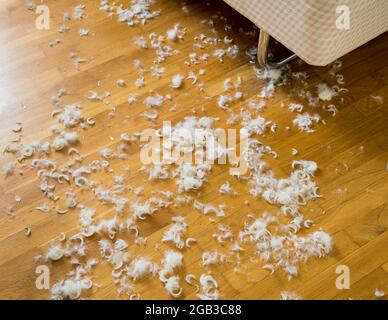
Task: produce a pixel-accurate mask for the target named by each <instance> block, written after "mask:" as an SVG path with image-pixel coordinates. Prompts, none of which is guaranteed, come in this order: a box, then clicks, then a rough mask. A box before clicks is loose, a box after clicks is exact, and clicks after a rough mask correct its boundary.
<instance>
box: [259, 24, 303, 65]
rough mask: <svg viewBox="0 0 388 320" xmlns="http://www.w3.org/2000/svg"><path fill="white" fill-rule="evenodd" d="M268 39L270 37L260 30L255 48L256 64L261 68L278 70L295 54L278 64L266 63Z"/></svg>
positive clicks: (293, 57)
mask: <svg viewBox="0 0 388 320" xmlns="http://www.w3.org/2000/svg"><path fill="white" fill-rule="evenodd" d="M270 38H271V36H270V35H269V34H268V33H267V32H265V31H263V30H261V29H260V36H259V43H258V46H257V62H258V63H259V65H260V66H261V67H271V68H280V67H282V66H284V65H285V64H287V63H288V62H290V61H291V60H294V59H295V58H296V57H297V55H296V54H293V55H291V56H289V57H288V58H286V59H284V60H281V61H279V62H273V61H268V45H269V39H270Z"/></svg>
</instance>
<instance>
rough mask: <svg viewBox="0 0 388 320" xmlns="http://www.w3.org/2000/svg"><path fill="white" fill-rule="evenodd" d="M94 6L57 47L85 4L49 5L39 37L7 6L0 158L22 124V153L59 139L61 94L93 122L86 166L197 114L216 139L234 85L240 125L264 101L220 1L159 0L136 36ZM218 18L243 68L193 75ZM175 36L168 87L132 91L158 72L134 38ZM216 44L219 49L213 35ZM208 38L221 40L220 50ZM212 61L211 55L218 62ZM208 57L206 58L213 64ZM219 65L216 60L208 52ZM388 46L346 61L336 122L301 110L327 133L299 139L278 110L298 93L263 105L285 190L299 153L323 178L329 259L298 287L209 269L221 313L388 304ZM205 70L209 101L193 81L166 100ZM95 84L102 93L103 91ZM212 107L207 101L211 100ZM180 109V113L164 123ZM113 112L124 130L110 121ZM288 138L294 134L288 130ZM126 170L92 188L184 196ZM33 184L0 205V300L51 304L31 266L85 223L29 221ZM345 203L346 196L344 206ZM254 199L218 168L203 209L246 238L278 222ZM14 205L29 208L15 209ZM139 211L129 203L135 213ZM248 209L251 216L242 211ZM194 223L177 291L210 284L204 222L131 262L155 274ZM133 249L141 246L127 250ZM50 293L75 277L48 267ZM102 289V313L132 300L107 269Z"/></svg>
mask: <svg viewBox="0 0 388 320" xmlns="http://www.w3.org/2000/svg"><path fill="white" fill-rule="evenodd" d="M98 2H99V1H83V3H84V4H86V17H85V18H84V19H83V20H82V21H74V20H72V21H70V22H68V23H66V24H67V25H69V27H70V28H71V29H70V31H68V32H66V33H63V34H59V33H58V32H57V27H58V26H59V25H61V24H62V23H63V22H62V16H63V12H64V11H69V12H72V10H73V8H74V6H75V5H77V4H78V1H74V0H56V1H45V3H46V4H47V5H48V6H49V8H50V13H51V29H50V30H37V29H35V14H34V13H33V12H31V11H28V10H26V8H25V1H22V0H5V1H1V3H0V17H1V18H0V47H1V51H0V65H1V73H0V145H1V148H2V149H3V147H4V146H5V145H6V144H8V143H9V142H10V140H11V139H12V138H14V137H15V136H16V135H15V134H14V133H13V132H12V128H14V127H15V125H16V123H17V122H21V123H22V124H23V130H22V135H23V137H22V141H23V142H29V141H32V140H45V139H48V138H50V137H51V136H52V134H51V132H50V130H49V127H50V126H51V125H52V124H54V123H55V120H54V119H53V118H51V116H50V114H51V112H52V111H53V106H52V104H51V102H50V97H51V96H53V95H55V94H56V93H57V92H58V89H60V88H62V87H65V88H67V89H68V91H69V92H70V94H69V95H66V96H64V97H63V99H62V102H61V103H62V104H63V105H64V104H66V103H72V102H80V103H82V105H83V107H84V114H85V116H86V117H88V116H91V117H94V118H95V120H96V125H95V126H94V127H93V128H88V129H87V130H81V129H79V130H78V133H79V135H80V140H81V143H80V144H79V145H78V146H77V148H78V149H79V150H80V152H81V154H82V155H83V156H84V157H85V162H86V163H88V162H89V161H91V160H93V159H99V150H100V149H101V148H103V147H114V146H117V145H118V144H119V137H120V134H121V133H122V132H129V133H134V132H137V131H140V130H143V129H146V128H150V127H155V128H156V127H160V126H161V125H162V122H163V120H171V121H172V122H173V123H176V122H177V121H179V120H182V119H183V118H184V117H185V116H187V115H191V114H192V112H193V110H195V112H196V114H197V115H208V116H213V117H219V118H220V122H219V123H220V126H222V125H225V126H226V124H225V123H226V119H227V117H228V113H227V112H225V111H222V110H220V109H219V108H218V107H217V97H218V95H219V94H221V93H222V92H223V88H224V87H223V83H224V80H225V79H226V78H228V77H230V78H232V79H236V78H237V76H241V77H242V78H243V80H244V84H243V88H242V91H243V92H244V100H243V101H241V102H238V103H235V104H233V106H232V109H233V110H234V111H236V112H239V110H240V108H243V107H246V105H247V101H249V100H250V99H252V98H255V97H257V95H258V93H259V92H260V90H261V87H262V86H263V81H262V80H259V79H257V77H256V75H255V73H254V71H253V68H252V63H249V58H248V57H247V56H246V55H245V51H246V50H247V49H248V48H251V47H253V46H255V45H256V41H257V34H256V35H255V36H253V37H252V36H249V35H246V34H243V33H241V32H240V31H239V29H240V28H243V29H244V30H245V31H248V30H251V29H252V26H251V24H250V22H249V21H246V20H245V19H244V18H243V17H241V16H240V15H239V14H238V13H237V12H235V11H234V10H233V9H231V8H229V7H228V6H227V5H226V4H224V3H223V2H222V1H212V3H211V4H210V5H208V4H207V3H206V1H194V0H191V1H185V2H186V3H187V5H188V8H189V14H186V13H184V12H183V11H182V9H181V4H180V2H179V1H167V0H158V1H157V7H160V8H161V10H162V13H161V15H160V16H159V17H157V18H155V19H154V20H151V21H148V22H147V23H146V24H144V25H141V26H136V27H132V28H131V27H128V26H127V25H125V24H120V23H119V22H117V21H116V17H113V18H110V17H108V16H107V14H106V13H105V12H102V11H100V10H99V5H98ZM218 13H221V14H222V15H223V16H225V17H227V21H228V23H230V25H231V26H232V29H231V30H225V24H224V22H223V21H222V20H220V19H218V18H217V17H215V16H214V17H213V21H214V22H215V23H214V30H215V32H216V33H215V34H216V35H217V37H219V38H220V39H223V37H224V36H225V35H228V36H229V37H231V38H233V39H234V40H235V43H236V44H237V45H238V46H239V47H240V55H239V56H238V57H237V58H236V59H229V58H225V60H224V62H223V63H220V62H218V61H217V60H215V59H213V58H212V59H209V61H208V62H206V63H202V64H200V65H198V66H193V67H188V66H186V65H185V64H184V61H185V60H187V59H188V55H189V54H190V53H191V52H193V51H194V49H193V44H194V43H195V42H196V41H195V40H194V37H195V36H198V35H199V34H201V33H203V34H207V35H211V32H210V31H209V26H208V25H207V24H205V23H201V21H203V20H204V19H208V18H209V17H211V16H213V15H216V14H218ZM178 22H179V23H180V24H181V25H182V26H183V27H185V28H187V34H186V35H185V38H184V41H181V42H179V43H177V44H176V45H175V46H176V48H177V49H178V50H179V51H180V53H179V55H174V56H173V57H170V58H168V59H167V60H166V62H165V63H163V66H164V67H165V68H166V74H163V75H162V77H161V79H159V80H157V79H155V78H153V77H152V76H151V75H150V74H149V73H147V74H146V83H147V84H146V86H145V87H144V88H140V89H137V88H136V87H135V85H134V81H135V80H136V78H137V76H138V74H137V71H136V69H135V68H134V66H133V60H134V59H140V60H141V62H142V63H143V65H144V66H146V67H147V68H149V67H150V66H151V65H152V62H153V60H154V59H155V53H154V51H153V50H150V49H149V50H142V49H140V48H138V47H137V46H136V45H134V43H133V38H134V37H135V36H139V35H145V36H147V35H148V34H149V33H151V32H156V33H158V34H165V32H166V31H167V30H168V29H170V28H171V27H173V26H174V24H175V23H178ZM80 27H83V28H87V29H89V30H90V32H91V35H89V36H88V37H85V38H81V37H80V36H79V34H78V29H79V28H80ZM215 34H214V35H215ZM214 35H213V36H214ZM55 38H61V43H60V44H58V45H56V46H54V47H50V46H49V42H50V41H52V40H53V39H55ZM211 50H214V48H211ZM70 51H74V52H77V53H78V55H79V56H80V57H82V58H85V59H87V62H86V63H84V64H82V65H81V66H80V69H79V70H77V69H76V68H75V67H74V65H73V61H72V59H71V58H70V57H69V52H70ZM204 52H206V50H204ZM208 52H209V53H211V52H212V51H209V50H208ZM387 56H388V35H387V34H384V35H382V36H380V37H378V38H376V39H374V40H372V41H371V42H369V43H368V44H366V45H364V46H362V47H361V48H359V49H357V50H355V51H353V52H351V53H349V54H348V55H346V56H345V57H343V58H342V59H341V60H342V62H343V66H342V69H341V73H342V74H343V75H344V78H345V82H346V83H345V87H346V88H347V89H349V93H348V94H346V95H344V99H343V101H341V100H340V99H339V98H338V99H337V98H335V101H333V103H335V104H336V105H337V107H338V109H339V113H338V114H337V115H336V116H335V117H333V116H332V115H331V114H330V113H329V112H327V111H324V110H323V109H322V108H316V109H314V108H311V107H306V109H307V110H308V111H310V112H317V113H319V114H320V116H321V117H322V119H323V120H325V122H326V125H322V124H321V125H318V126H317V127H316V132H315V133H313V134H306V133H302V132H299V131H297V130H296V129H295V128H294V127H292V119H293V117H294V116H295V113H291V112H290V111H288V110H287V108H281V107H280V105H281V103H282V102H283V103H285V104H288V103H290V102H300V101H301V100H300V99H298V98H296V97H295V95H292V94H291V93H292V92H293V89H294V88H293V85H292V83H291V84H289V85H286V86H283V87H279V88H278V89H277V91H276V93H275V95H274V97H273V98H272V99H270V100H268V103H267V106H266V108H265V109H264V111H263V112H262V115H263V116H264V117H265V118H266V119H269V120H273V121H275V122H276V123H277V124H278V127H279V130H278V132H277V133H276V134H268V135H266V136H265V137H263V138H262V141H263V142H264V143H266V144H269V145H270V146H271V147H272V148H273V149H274V150H275V151H276V152H278V154H279V158H278V159H276V160H275V159H269V160H268V162H269V163H270V165H271V166H272V167H273V170H274V171H275V172H276V173H277V174H279V175H282V176H286V175H288V174H289V172H290V163H291V162H292V160H294V159H295V157H293V156H292V155H291V149H292V148H296V149H297V150H298V151H299V155H298V157H300V158H303V159H308V160H313V161H316V162H317V163H318V165H319V168H320V172H319V174H318V175H317V177H316V180H317V183H318V185H319V186H320V193H321V194H322V195H323V198H321V199H320V200H318V201H316V202H313V203H310V204H309V205H308V206H307V207H305V208H303V213H304V215H305V216H306V217H307V218H310V219H313V220H314V222H315V224H316V225H315V226H314V229H316V230H318V229H319V228H322V229H324V230H325V231H327V232H328V233H329V234H331V235H332V236H333V241H334V250H333V252H332V253H331V254H330V255H329V256H328V257H326V258H324V259H311V260H310V261H308V262H307V263H306V264H302V265H301V270H300V276H299V277H297V278H296V279H294V280H292V281H288V279H287V277H286V275H285V274H284V273H282V272H281V271H279V272H276V273H275V274H274V275H270V274H269V273H268V272H267V271H265V270H263V269H262V268H261V266H260V265H257V264H255V263H252V261H251V260H250V256H249V254H245V255H244V254H242V267H241V268H240V269H239V271H238V272H235V270H234V267H235V265H234V264H233V263H226V264H223V265H217V266H214V267H211V268H210V269H209V270H211V272H212V274H213V275H214V277H215V278H216V279H217V281H218V283H219V285H220V291H221V296H222V298H224V299H278V298H279V296H280V292H281V291H283V290H290V291H293V292H295V293H297V294H299V295H300V296H302V297H303V298H305V299H348V298H353V299H375V296H374V291H375V289H376V288H379V289H380V290H383V291H385V292H388V277H387V272H388V250H387V245H388V231H387V228H388V168H387V164H388V125H387V124H388V65H387ZM201 68H204V69H206V74H205V75H203V76H201V77H200V81H202V82H203V83H204V84H205V88H204V91H203V92H200V91H199V90H198V89H197V88H195V87H194V86H193V85H191V83H190V82H189V81H185V83H184V87H183V88H181V89H179V90H175V91H174V90H172V89H171V88H170V87H169V83H170V79H171V76H173V75H175V74H177V73H184V74H187V73H188V71H190V70H195V71H196V72H198V70H199V69H201ZM292 68H293V70H297V71H301V72H306V73H307V74H308V75H309V79H308V88H309V89H311V90H315V89H314V88H315V85H316V84H317V83H319V82H322V81H329V76H328V70H329V69H328V68H316V67H312V66H308V65H306V64H303V63H298V62H295V63H293V64H292ZM117 79H124V80H125V81H126V84H127V85H126V86H125V87H124V88H121V87H118V86H117V84H116V80H117ZM97 83H99V84H100V86H99V87H98V85H97ZM90 90H97V91H98V92H102V91H103V90H108V91H109V92H111V96H110V97H109V99H108V100H109V101H110V103H109V104H108V105H106V104H103V103H99V102H91V101H89V100H87V99H86V96H87V95H88V92H89V91H90ZM151 90H153V91H155V92H158V93H161V94H166V93H170V94H172V96H173V101H172V102H168V103H166V105H165V106H163V108H162V109H161V110H160V112H159V118H158V119H157V120H156V121H155V123H151V122H150V121H148V120H146V119H145V118H144V117H142V116H141V113H142V112H143V111H144V105H143V104H142V103H141V102H142V101H143V99H144V97H145V96H147V95H148V94H149V92H150V91H151ZM129 93H136V94H137V95H139V97H138V100H139V103H136V104H134V105H129V104H128V102H127V98H128V94H129ZM377 95H378V96H382V97H383V103H378V102H376V101H375V100H374V99H373V98H372V96H377ZM207 97H208V98H207ZM174 104H176V105H177V108H176V111H175V112H171V111H169V109H170V107H171V106H172V105H174ZM112 108H115V110H116V112H115V117H114V118H111V117H109V112H110V111H111V110H112ZM287 126H290V127H291V129H290V130H286V129H285V128H286V127H287ZM128 153H129V159H128V160H126V161H116V160H113V161H112V162H111V168H112V169H113V172H112V173H111V174H106V173H98V174H96V176H95V179H96V181H97V182H99V183H102V184H103V185H107V186H109V185H112V184H113V182H112V181H113V176H114V175H117V174H122V173H123V168H124V165H128V166H129V168H130V171H129V172H128V173H127V174H126V181H127V182H128V183H129V184H130V185H131V186H134V187H143V188H144V191H145V194H150V193H151V192H152V191H153V190H170V191H173V192H175V191H176V185H175V182H174V181H168V182H152V183H150V182H149V181H148V180H147V177H146V175H144V174H142V173H141V172H139V169H140V167H141V162H140V157H139V148H138V147H136V146H133V147H131V148H130V150H129V151H128ZM53 159H55V160H56V161H58V163H64V162H65V160H66V156H65V154H61V153H56V154H55V155H53ZM12 160H13V157H12V156H9V155H4V156H3V157H1V158H0V165H1V166H3V165H4V164H5V163H7V162H9V161H12ZM227 180H228V181H230V182H232V185H233V187H234V189H235V190H237V191H238V193H239V195H238V196H236V197H231V196H223V195H220V194H219V193H218V191H217V190H218V188H219V186H220V185H221V184H222V183H224V182H225V181H227ZM38 182H39V180H38V178H37V177H36V173H35V172H34V171H32V170H26V171H25V172H24V173H23V175H20V174H18V171H17V172H16V174H15V175H14V176H12V177H8V178H7V179H5V178H4V176H2V177H1V180H0V204H1V208H2V209H3V208H5V207H7V206H8V205H10V204H12V205H14V207H15V217H14V218H13V219H10V218H9V217H7V216H6V215H5V214H2V215H1V216H0V298H1V299H46V298H49V297H50V292H49V291H47V290H37V289H36V287H35V279H36V275H35V267H36V264H35V263H34V257H35V256H36V255H38V254H41V253H42V252H44V250H46V249H47V248H48V246H49V245H50V244H51V243H52V240H53V239H55V238H56V237H58V235H59V234H60V233H61V232H65V233H66V234H67V235H71V234H74V233H75V232H76V231H77V229H78V219H79V217H78V212H77V211H76V210H75V211H71V212H69V213H68V214H65V215H57V214H55V213H49V214H44V213H40V212H37V211H36V210H35V209H34V208H35V207H36V206H37V205H39V204H41V203H42V202H43V200H42V196H41V192H40V190H39V185H38ZM68 189H69V188H68V187H67V186H62V185H58V186H57V189H56V193H57V194H59V195H63V194H64V193H65V192H66V191H67V190H68ZM338 189H341V190H345V192H343V193H339V192H338ZM247 190H248V188H247V185H246V184H245V183H244V182H243V181H237V180H233V179H232V178H231V177H230V176H229V173H228V170H227V169H225V167H223V166H220V165H215V166H214V168H213V171H212V173H211V174H210V176H209V179H208V182H207V183H206V185H205V187H204V188H203V190H201V192H200V196H199V199H200V201H202V202H205V203H211V204H214V205H218V204H221V203H224V204H226V206H227V210H226V212H227V215H226V217H225V218H224V219H221V220H220V221H222V223H225V224H229V225H231V226H232V229H233V231H234V232H237V231H238V230H239V229H241V227H242V225H243V221H244V220H245V218H246V216H247V214H248V213H249V212H254V213H261V212H263V211H265V210H268V211H269V212H274V209H276V208H274V207H271V206H270V205H268V204H267V203H265V202H264V201H263V200H261V199H255V198H253V197H252V196H250V195H248V192H247ZM15 195H18V196H20V197H21V198H22V202H21V203H20V204H19V203H15ZM78 198H79V200H80V201H81V202H82V203H84V204H85V205H87V206H93V207H95V208H96V209H97V218H102V217H112V216H113V211H112V208H110V207H108V206H104V205H101V204H100V203H98V202H97V201H96V200H95V199H93V198H92V197H91V196H90V194H88V193H86V192H83V193H79V195H78ZM136 199H137V198H136V197H132V198H131V199H130V200H131V201H135V200H136ZM245 200H249V206H247V205H246V204H245V203H244V201H245ZM176 214H181V215H185V216H186V218H187V221H188V224H189V235H190V236H191V237H195V238H196V239H197V240H198V243H197V244H196V245H193V246H192V247H190V248H187V249H185V250H184V257H185V258H184V264H185V265H184V268H183V270H181V271H179V275H180V276H181V278H183V277H184V275H185V274H187V273H193V274H195V275H196V276H197V277H198V276H200V275H201V274H202V273H205V272H207V271H208V269H206V268H202V267H201V264H200V261H201V254H202V252H203V250H212V249H214V248H217V247H219V245H218V244H217V243H216V241H215V240H214V239H213V238H212V234H213V233H214V232H215V229H216V225H215V224H211V223H209V219H208V217H205V216H203V215H201V214H199V213H198V211H196V210H195V209H193V208H192V207H189V206H187V207H183V208H172V209H168V210H163V211H161V213H160V214H158V215H156V216H155V217H153V218H152V219H149V220H146V221H144V222H142V223H141V234H142V235H143V236H145V237H147V245H146V246H145V247H139V246H136V245H135V244H131V245H130V247H129V250H130V251H131V252H133V253H134V254H135V255H136V254H144V255H149V256H150V257H152V258H153V259H155V260H160V259H161V257H162V255H163V252H164V251H165V249H167V248H169V245H167V244H160V247H159V249H158V250H155V245H156V244H159V243H160V240H161V237H162V234H163V232H164V231H165V230H166V228H168V226H169V225H170V223H171V217H172V216H174V215H176ZM27 226H28V227H30V228H31V230H32V234H31V236H30V237H26V236H25V232H24V228H25V227H27ZM123 237H125V240H127V241H128V242H129V243H132V242H133V240H134V239H133V237H132V236H130V235H125V236H123ZM131 241H132V242H131ZM88 250H89V254H90V255H92V256H98V248H97V245H96V243H95V241H93V240H88ZM338 265H347V266H349V268H350V271H351V287H350V289H349V290H345V291H341V290H338V289H337V288H336V287H335V279H336V277H337V274H336V267H337V266H338ZM50 270H51V282H52V283H54V282H55V281H57V280H59V279H62V278H63V276H64V275H65V274H66V272H68V271H69V270H70V266H69V264H68V262H65V261H59V262H55V263H50ZM93 279H94V280H95V281H96V283H98V284H99V285H100V287H99V288H93V289H92V290H91V291H92V292H90V293H89V297H91V298H97V299H125V298H127V297H125V296H119V295H118V293H117V286H116V285H115V284H114V283H113V278H112V276H111V267H110V266H109V265H108V264H107V263H105V262H102V263H100V264H99V265H98V266H97V268H96V270H95V273H94V275H93ZM182 286H183V292H184V295H183V298H187V299H195V298H196V292H195V288H193V287H191V286H189V285H188V284H186V283H183V281H182ZM136 290H137V291H138V292H140V293H141V295H142V298H143V299H169V298H170V297H169V296H168V294H167V293H166V292H165V291H164V289H163V287H162V285H161V283H160V281H159V280H157V279H146V280H144V281H141V282H139V283H137V284H136Z"/></svg>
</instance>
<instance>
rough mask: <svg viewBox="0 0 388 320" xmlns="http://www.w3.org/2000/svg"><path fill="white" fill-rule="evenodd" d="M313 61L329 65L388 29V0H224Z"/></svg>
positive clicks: (308, 60)
mask: <svg viewBox="0 0 388 320" xmlns="http://www.w3.org/2000/svg"><path fill="white" fill-rule="evenodd" d="M224 1H225V2H226V3H228V4H229V5H230V6H232V7H233V8H234V9H236V10H237V11H239V12H240V13H241V14H242V15H244V16H245V17H247V18H248V19H249V20H251V21H252V22H253V23H254V24H255V25H256V26H257V27H258V28H260V29H263V30H265V31H266V32H267V33H269V34H270V35H271V36H272V37H273V38H275V39H276V40H277V41H279V42H280V43H282V44H283V45H284V46H286V47H287V48H288V49H290V50H291V51H293V52H295V53H296V54H297V55H298V56H299V57H300V58H301V59H302V60H304V61H306V62H307V63H309V64H312V65H317V66H325V65H327V64H329V63H331V62H333V61H335V60H336V59H338V58H340V57H342V56H343V55H345V54H346V53H348V52H350V51H352V50H354V49H356V48H358V47H359V46H361V45H363V44H364V43H366V42H368V41H370V40H372V39H373V38H375V37H377V36H378V35H380V34H382V33H384V32H386V31H387V30H388V0H272V1H268V0H224Z"/></svg>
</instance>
